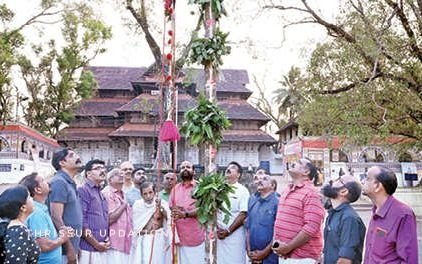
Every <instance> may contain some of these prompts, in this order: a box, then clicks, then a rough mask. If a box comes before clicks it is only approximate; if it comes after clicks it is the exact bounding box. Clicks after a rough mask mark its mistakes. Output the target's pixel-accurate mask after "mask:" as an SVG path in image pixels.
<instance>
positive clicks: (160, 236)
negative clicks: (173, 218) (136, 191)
mask: <svg viewBox="0 0 422 264" xmlns="http://www.w3.org/2000/svg"><path fill="white" fill-rule="evenodd" d="M161 205H162V206H163V208H164V209H165V210H166V212H167V216H168V217H170V210H169V209H168V205H167V203H166V202H165V201H161ZM132 211H133V231H134V234H139V233H142V231H143V229H144V227H145V226H146V224H147V223H148V222H149V221H150V219H151V217H152V216H153V214H154V212H155V204H146V203H145V201H144V200H143V199H140V200H137V201H136V202H135V203H134V204H133V207H132ZM167 222H168V221H164V223H163V224H164V226H163V228H160V229H157V230H155V231H153V232H152V233H148V234H142V235H136V236H135V237H134V239H133V241H132V249H131V254H130V261H129V263H131V264H150V263H152V264H164V263H171V252H170V254H169V251H171V245H170V241H171V240H170V239H171V234H170V233H171V232H169V229H168V227H167ZM169 257H170V258H169Z"/></svg>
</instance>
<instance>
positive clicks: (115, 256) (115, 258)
mask: <svg viewBox="0 0 422 264" xmlns="http://www.w3.org/2000/svg"><path fill="white" fill-rule="evenodd" d="M129 260H130V255H129V254H126V253H125V252H122V251H119V250H115V249H112V248H110V249H109V250H107V261H108V263H129Z"/></svg>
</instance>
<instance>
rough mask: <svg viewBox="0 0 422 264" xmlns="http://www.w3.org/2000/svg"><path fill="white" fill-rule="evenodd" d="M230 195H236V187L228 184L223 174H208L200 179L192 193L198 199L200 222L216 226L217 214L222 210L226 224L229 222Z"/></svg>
mask: <svg viewBox="0 0 422 264" xmlns="http://www.w3.org/2000/svg"><path fill="white" fill-rule="evenodd" d="M230 193H234V187H233V186H231V185H230V184H228V183H227V181H226V179H225V177H224V176H223V175H222V174H208V175H205V176H203V177H201V178H199V182H198V184H197V185H196V188H195V189H194V191H193V193H192V197H193V198H194V199H196V208H197V212H196V213H197V216H198V221H199V222H200V223H201V224H202V225H206V224H215V222H214V221H216V213H217V211H218V210H221V211H222V212H223V213H224V214H225V216H224V220H223V222H224V223H227V222H228V221H229V217H230V211H229V210H228V209H227V208H230V199H229V195H230Z"/></svg>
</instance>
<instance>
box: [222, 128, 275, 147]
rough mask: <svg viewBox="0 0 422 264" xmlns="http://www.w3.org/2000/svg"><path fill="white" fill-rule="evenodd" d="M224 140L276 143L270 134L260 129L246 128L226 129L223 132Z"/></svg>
mask: <svg viewBox="0 0 422 264" xmlns="http://www.w3.org/2000/svg"><path fill="white" fill-rule="evenodd" d="M223 138H224V141H228V142H261V143H270V144H273V143H276V142H277V140H275V139H274V138H273V137H272V136H270V135H268V134H267V133H266V132H264V131H262V130H260V129H255V130H252V129H250V130H249V129H248V130H226V131H224V132H223Z"/></svg>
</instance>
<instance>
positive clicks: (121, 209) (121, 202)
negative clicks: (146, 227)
mask: <svg viewBox="0 0 422 264" xmlns="http://www.w3.org/2000/svg"><path fill="white" fill-rule="evenodd" d="M107 178H108V183H109V187H108V188H107V189H105V190H103V195H104V197H105V198H106V200H107V203H108V208H109V214H108V216H109V234H110V235H109V236H110V249H109V250H108V251H107V253H108V257H107V259H108V262H109V263H127V262H128V261H129V256H130V249H131V244H132V237H131V235H130V233H131V230H132V209H131V207H130V206H129V205H128V202H127V201H126V200H125V197H124V193H123V191H122V188H123V181H124V179H123V174H122V173H121V170H120V169H117V168H116V169H113V170H111V171H110V172H109V173H108V174H107Z"/></svg>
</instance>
